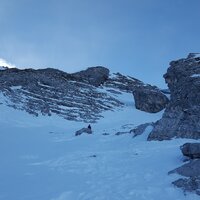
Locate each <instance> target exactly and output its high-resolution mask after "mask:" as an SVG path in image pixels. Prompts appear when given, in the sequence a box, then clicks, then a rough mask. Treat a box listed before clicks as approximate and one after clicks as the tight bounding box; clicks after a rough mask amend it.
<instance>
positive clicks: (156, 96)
mask: <svg viewBox="0 0 200 200" xmlns="http://www.w3.org/2000/svg"><path fill="white" fill-rule="evenodd" d="M133 96H134V99H135V107H136V108H137V109H138V110H142V111H145V112H149V113H156V112H159V111H161V110H163V109H164V108H165V107H166V105H167V104H168V102H169V100H168V98H167V97H166V96H165V95H164V94H163V93H162V92H161V91H160V90H159V89H158V88H156V87H152V86H140V87H136V88H135V89H134V91H133Z"/></svg>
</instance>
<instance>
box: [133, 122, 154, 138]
mask: <svg viewBox="0 0 200 200" xmlns="http://www.w3.org/2000/svg"><path fill="white" fill-rule="evenodd" d="M149 126H151V127H153V126H154V123H152V122H150V123H145V124H140V125H139V126H137V127H135V128H134V129H132V130H130V133H131V134H132V135H133V137H136V136H138V135H142V134H143V133H144V131H145V130H146V128H147V127H149Z"/></svg>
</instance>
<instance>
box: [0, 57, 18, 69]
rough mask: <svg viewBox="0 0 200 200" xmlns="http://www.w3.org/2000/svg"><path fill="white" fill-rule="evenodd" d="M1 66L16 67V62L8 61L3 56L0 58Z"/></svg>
mask: <svg viewBox="0 0 200 200" xmlns="http://www.w3.org/2000/svg"><path fill="white" fill-rule="evenodd" d="M0 66H1V67H8V68H16V66H15V65H14V64H11V63H9V62H7V61H6V60H4V59H3V58H0Z"/></svg>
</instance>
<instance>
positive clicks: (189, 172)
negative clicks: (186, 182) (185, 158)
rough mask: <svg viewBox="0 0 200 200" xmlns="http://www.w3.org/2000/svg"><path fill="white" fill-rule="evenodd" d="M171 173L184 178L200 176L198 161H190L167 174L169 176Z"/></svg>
mask: <svg viewBox="0 0 200 200" xmlns="http://www.w3.org/2000/svg"><path fill="white" fill-rule="evenodd" d="M172 173H178V174H180V175H182V176H186V177H196V176H200V160H199V159H195V160H191V161H190V162H189V163H186V164H184V165H183V166H181V167H179V168H177V169H174V170H172V171H170V172H169V174H172Z"/></svg>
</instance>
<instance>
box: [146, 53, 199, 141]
mask: <svg viewBox="0 0 200 200" xmlns="http://www.w3.org/2000/svg"><path fill="white" fill-rule="evenodd" d="M164 78H165V80H166V83H167V84H168V87H169V89H170V93H171V98H170V102H169V104H167V106H166V109H165V112H164V114H163V117H162V119H161V120H159V121H158V122H157V123H156V125H155V127H154V129H153V130H152V132H151V134H150V135H149V137H148V140H165V139H171V138H173V137H178V138H193V139H199V138H200V54H189V56H188V57H187V58H185V59H180V60H177V61H172V62H171V63H170V67H169V68H168V70H167V73H166V74H165V75H164Z"/></svg>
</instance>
